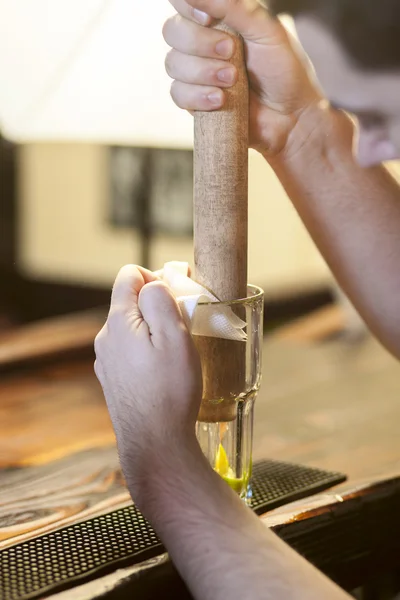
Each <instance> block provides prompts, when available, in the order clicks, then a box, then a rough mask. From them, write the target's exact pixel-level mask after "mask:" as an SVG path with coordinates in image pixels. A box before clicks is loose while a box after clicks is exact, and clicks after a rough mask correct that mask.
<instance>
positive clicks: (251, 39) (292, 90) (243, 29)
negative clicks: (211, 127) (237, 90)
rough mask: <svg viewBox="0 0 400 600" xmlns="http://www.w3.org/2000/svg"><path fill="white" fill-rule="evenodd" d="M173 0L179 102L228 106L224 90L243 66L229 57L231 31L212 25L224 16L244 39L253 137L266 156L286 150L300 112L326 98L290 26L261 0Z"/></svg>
mask: <svg viewBox="0 0 400 600" xmlns="http://www.w3.org/2000/svg"><path fill="white" fill-rule="evenodd" d="M170 2H171V4H172V5H173V6H174V7H175V8H176V10H177V12H178V14H177V15H176V16H175V17H172V18H171V19H169V20H168V21H167V22H166V24H165V26H164V38H165V41H166V42H167V43H168V44H169V45H170V46H171V47H172V50H171V51H170V52H169V54H168V56H167V59H166V69H167V72H168V74H169V75H170V76H171V77H172V78H173V79H174V80H175V81H174V82H173V84H172V91H171V94H172V98H173V100H174V101H175V103H176V104H177V105H178V106H179V107H181V108H184V109H187V110H190V111H193V110H202V111H210V110H216V109H219V108H221V107H222V106H223V103H224V91H223V89H224V88H229V87H230V86H232V85H233V84H234V83H235V81H236V77H237V73H236V71H235V68H234V67H233V66H232V65H230V64H229V59H230V58H231V56H232V53H233V42H232V40H231V38H230V37H229V36H228V35H227V34H226V33H223V32H221V31H218V30H215V29H213V28H212V27H210V26H211V25H212V24H213V23H215V22H216V20H222V21H224V22H225V23H226V25H228V26H229V27H231V28H232V29H234V30H235V31H237V32H239V33H240V34H241V35H242V36H243V38H244V42H245V49H246V60H247V70H248V73H249V79H250V90H251V95H250V144H251V146H252V147H253V148H255V149H257V150H259V151H260V152H262V154H264V155H265V156H271V157H273V156H275V155H277V154H279V153H280V152H282V151H283V150H284V149H285V148H286V145H287V144H288V140H289V138H290V134H291V132H292V130H293V129H294V127H295V126H296V124H297V122H298V120H299V119H300V117H301V116H302V114H303V113H304V112H308V110H309V109H310V108H311V107H314V106H315V105H317V104H318V102H319V100H320V96H319V94H318V93H317V91H316V90H315V89H314V87H313V85H312V84H311V81H310V79H309V76H308V73H307V70H306V68H305V66H304V65H303V63H302V61H301V60H300V58H299V57H298V55H297V54H296V52H295V51H294V50H293V48H292V45H291V42H290V40H289V36H288V34H287V32H286V30H285V29H284V27H283V26H282V25H281V23H280V22H279V21H278V20H277V19H274V18H272V17H270V16H269V15H268V12H267V10H266V9H265V8H263V7H262V6H261V4H260V3H259V2H258V1H257V0H237V1H236V2H232V1H231V0H170ZM200 11H202V12H200Z"/></svg>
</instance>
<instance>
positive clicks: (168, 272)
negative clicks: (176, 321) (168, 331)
mask: <svg viewBox="0 0 400 600" xmlns="http://www.w3.org/2000/svg"><path fill="white" fill-rule="evenodd" d="M188 272H189V265H188V263H184V262H175V261H174V262H168V263H166V264H165V265H164V269H163V279H164V281H165V283H167V284H168V286H169V287H170V288H171V289H172V291H173V293H174V294H175V296H176V298H177V301H178V304H179V306H180V309H181V311H182V315H183V318H184V320H185V323H186V325H187V327H188V328H189V330H190V332H191V333H192V334H193V335H203V336H207V337H216V338H223V339H226V340H238V341H245V340H246V339H247V335H246V333H245V332H244V331H243V330H244V328H245V327H246V323H245V322H244V321H242V319H240V318H239V317H238V316H237V315H235V313H234V312H233V311H232V309H231V308H230V307H229V306H224V305H222V304H219V305H218V304H215V305H214V304H213V305H207V304H201V303H202V302H218V298H216V297H215V296H214V295H213V294H211V292H209V291H208V290H207V289H206V288H204V287H203V286H202V285H200V284H199V283H196V282H195V281H193V279H190V277H188Z"/></svg>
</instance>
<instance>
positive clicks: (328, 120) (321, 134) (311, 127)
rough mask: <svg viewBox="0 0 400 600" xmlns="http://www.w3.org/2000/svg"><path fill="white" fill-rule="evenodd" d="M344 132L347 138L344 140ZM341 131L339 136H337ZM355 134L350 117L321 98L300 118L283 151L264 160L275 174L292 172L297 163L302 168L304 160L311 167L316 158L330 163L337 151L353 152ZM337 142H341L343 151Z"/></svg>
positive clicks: (301, 114)
mask: <svg viewBox="0 0 400 600" xmlns="http://www.w3.org/2000/svg"><path fill="white" fill-rule="evenodd" d="M344 130H345V131H346V135H344V136H343V131H344ZM339 131H340V135H337V133H338V132H339ZM353 132H354V126H353V123H352V122H351V121H350V119H349V117H348V116H347V115H346V114H345V113H343V112H341V111H337V110H334V109H332V108H331V107H330V106H329V103H328V101H327V100H324V99H321V98H320V97H318V98H316V99H315V101H314V102H312V103H310V104H309V105H308V106H307V107H306V108H305V109H303V110H302V111H301V112H300V113H299V114H298V115H297V118H296V120H295V124H294V126H293V128H292V130H291V131H290V133H289V135H288V138H287V141H286V144H285V146H284V148H283V149H282V151H281V152H280V153H278V154H277V155H275V156H273V157H268V156H265V155H264V158H266V160H268V162H269V163H270V165H271V167H272V168H273V169H274V170H275V171H279V170H281V169H282V168H290V167H292V166H294V165H295V164H296V163H297V162H299V163H300V164H302V165H303V164H304V160H305V161H306V162H307V164H312V163H313V159H314V158H315V159H316V160H317V161H318V162H320V160H321V157H323V158H324V159H326V160H329V157H330V155H331V154H332V153H336V152H337V150H338V149H339V150H340V151H342V150H343V149H346V151H347V152H348V151H349V150H350V152H351V147H352V137H353ZM335 139H337V140H338V141H340V148H338V145H337V144H336V143H335V142H334V140H335Z"/></svg>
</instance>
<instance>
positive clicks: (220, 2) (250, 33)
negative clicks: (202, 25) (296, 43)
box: [186, 0, 285, 44]
mask: <svg viewBox="0 0 400 600" xmlns="http://www.w3.org/2000/svg"><path fill="white" fill-rule="evenodd" d="M186 1H187V3H188V4H190V6H191V7H192V8H195V9H197V10H200V11H202V12H204V13H206V14H208V15H209V16H210V17H213V18H214V19H218V20H220V21H223V22H224V23H225V24H226V25H227V26H228V27H230V28H231V29H234V30H235V31H237V32H238V33H240V34H241V35H242V36H243V38H244V39H245V40H247V41H252V42H258V43H265V44H270V43H272V42H275V41H276V42H277V41H280V40H281V37H282V35H283V36H285V30H284V28H283V27H282V25H281V23H280V22H279V20H278V19H275V18H273V17H272V16H271V15H270V14H269V13H268V10H267V9H266V8H265V7H264V6H262V5H261V4H260V2H259V1H258V0H243V1H241V2H232V0H186Z"/></svg>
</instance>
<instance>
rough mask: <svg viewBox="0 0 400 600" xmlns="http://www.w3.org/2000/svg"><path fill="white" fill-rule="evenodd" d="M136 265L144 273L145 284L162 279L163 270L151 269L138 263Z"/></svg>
mask: <svg viewBox="0 0 400 600" xmlns="http://www.w3.org/2000/svg"><path fill="white" fill-rule="evenodd" d="M136 267H137V268H138V269H139V271H140V272H141V274H142V275H143V279H144V282H145V284H146V283H151V282H152V281H159V280H160V279H162V274H161V275H160V273H161V271H150V270H149V269H145V267H140V266H139V265H136Z"/></svg>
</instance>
